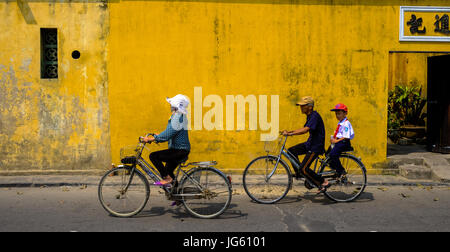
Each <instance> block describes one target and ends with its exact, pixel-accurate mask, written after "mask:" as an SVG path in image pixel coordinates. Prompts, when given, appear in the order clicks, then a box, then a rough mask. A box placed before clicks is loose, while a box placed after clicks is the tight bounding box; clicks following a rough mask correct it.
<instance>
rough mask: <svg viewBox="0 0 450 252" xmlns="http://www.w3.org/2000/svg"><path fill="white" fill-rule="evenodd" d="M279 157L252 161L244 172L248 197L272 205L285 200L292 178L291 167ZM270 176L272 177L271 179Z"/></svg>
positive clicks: (266, 157)
mask: <svg viewBox="0 0 450 252" xmlns="http://www.w3.org/2000/svg"><path fill="white" fill-rule="evenodd" d="M277 159H278V157H275V156H262V157H258V158H256V159H254V160H253V161H251V162H250V163H249V164H248V166H247V168H245V170H244V175H243V185H244V189H245V192H246V193H247V195H248V196H249V197H250V198H251V199H252V200H254V201H256V202H258V203H262V204H272V203H275V202H278V201H279V200H281V199H283V198H284V197H285V196H286V194H287V193H288V192H289V189H290V188H291V184H292V176H291V172H290V171H289V167H288V166H287V165H286V164H285V163H284V162H282V161H281V160H280V162H279V163H278V166H277V169H276V170H275V172H274V173H273V174H272V175H271V176H270V174H271V173H272V172H273V170H274V168H275V164H276V163H277ZM269 176H270V177H269Z"/></svg>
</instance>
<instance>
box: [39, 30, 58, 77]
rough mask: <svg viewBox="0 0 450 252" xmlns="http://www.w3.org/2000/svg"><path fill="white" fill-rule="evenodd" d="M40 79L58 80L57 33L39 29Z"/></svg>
mask: <svg viewBox="0 0 450 252" xmlns="http://www.w3.org/2000/svg"><path fill="white" fill-rule="evenodd" d="M41 78H42V79H58V31H57V29H56V28H41Z"/></svg>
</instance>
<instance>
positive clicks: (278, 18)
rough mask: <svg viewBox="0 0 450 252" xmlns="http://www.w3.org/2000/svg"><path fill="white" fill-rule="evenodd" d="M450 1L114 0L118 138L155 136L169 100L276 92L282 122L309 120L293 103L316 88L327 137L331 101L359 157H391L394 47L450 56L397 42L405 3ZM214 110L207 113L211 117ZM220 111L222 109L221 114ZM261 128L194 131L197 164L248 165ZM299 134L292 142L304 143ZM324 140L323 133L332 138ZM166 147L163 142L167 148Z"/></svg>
mask: <svg viewBox="0 0 450 252" xmlns="http://www.w3.org/2000/svg"><path fill="white" fill-rule="evenodd" d="M425 4H426V5H431V6H445V5H447V4H448V1H406V0H405V1H398V0H392V1H387V0H385V1H363V0H359V1H358V0H353V1H343V0H342V1H313V0H308V1H265V0H255V1H238V0H233V1H231V0H230V1H212V0H211V1H208V0H204V1H201V0H199V1H195V0H191V1H120V2H116V3H112V4H111V5H110V11H111V19H110V25H111V30H110V37H109V40H108V41H109V47H108V49H109V53H108V62H109V63H108V72H109V87H110V89H109V90H110V93H109V98H110V112H111V145H112V148H111V150H112V157H113V161H114V162H118V159H119V158H118V154H119V149H120V147H121V146H124V145H130V144H134V143H136V140H137V136H139V135H142V134H144V133H146V132H149V131H156V132H160V131H162V130H163V129H164V127H165V125H166V123H167V118H168V117H169V113H170V112H169V108H168V104H167V103H166V101H165V99H164V98H165V97H167V96H174V95H176V94H178V93H182V94H186V95H188V96H189V97H190V98H191V99H192V98H193V90H194V87H195V86H200V87H202V88H203V97H205V96H206V95H210V94H217V95H219V96H220V97H222V100H223V101H224V102H225V96H226V95H238V94H242V95H244V96H246V95H249V94H254V95H259V94H266V95H270V94H278V95H279V96H280V129H295V128H300V127H302V126H303V124H304V122H305V116H304V115H302V114H301V113H300V110H299V109H298V108H296V107H295V106H294V102H295V101H296V99H297V98H298V97H300V96H304V95H311V96H313V97H314V98H315V100H316V103H317V107H316V108H317V110H318V111H319V112H320V113H321V115H322V117H323V118H324V121H325V125H326V132H327V136H328V135H331V134H332V132H333V131H334V129H335V125H336V123H337V122H336V119H335V117H334V115H333V113H332V112H330V111H329V109H330V108H332V107H333V106H334V105H335V104H336V103H338V102H343V103H345V104H347V106H348V107H349V109H350V111H349V118H350V120H351V122H352V124H353V126H354V128H355V131H356V138H355V139H354V141H353V144H354V146H355V147H356V151H357V155H358V156H361V157H362V159H363V161H364V162H365V163H366V165H367V167H368V168H369V169H370V168H371V167H372V165H373V164H375V163H378V162H382V161H384V160H386V117H387V108H386V103H387V91H388V75H389V51H408V50H413V51H419V50H424V51H449V50H450V45H449V44H448V43H430V42H413V43H411V42H408V43H400V42H399V40H398V36H399V35H398V34H399V33H398V29H399V6H401V5H425ZM209 109H210V108H205V107H204V108H203V113H206V112H207V111H208V110H209ZM224 114H225V111H224ZM260 133H261V132H258V131H248V130H244V131H239V132H238V131H216V130H213V131H207V130H201V131H198V130H192V131H191V132H190V139H191V143H192V152H191V156H190V159H191V160H212V159H214V160H217V161H219V164H220V165H219V166H220V167H221V168H223V169H238V170H242V169H243V168H245V166H246V165H247V164H248V162H249V161H250V160H251V159H252V158H254V157H256V156H258V155H261V154H262V153H263V144H262V143H261V142H259V135H260ZM306 138H307V136H301V137H293V138H291V139H289V142H288V145H293V144H296V143H299V142H302V141H305V140H306ZM327 141H328V137H327ZM165 147H166V145H165V144H162V145H160V146H158V147H156V149H162V148H165Z"/></svg>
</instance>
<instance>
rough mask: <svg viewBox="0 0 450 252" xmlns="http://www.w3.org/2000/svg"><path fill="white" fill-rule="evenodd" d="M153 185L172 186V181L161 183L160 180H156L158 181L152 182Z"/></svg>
mask: <svg viewBox="0 0 450 252" xmlns="http://www.w3.org/2000/svg"><path fill="white" fill-rule="evenodd" d="M153 185H155V186H164V187H171V186H172V182H170V183H164V184H163V183H161V181H158V182H155V183H153Z"/></svg>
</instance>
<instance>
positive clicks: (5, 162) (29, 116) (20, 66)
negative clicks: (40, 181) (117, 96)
mask: <svg viewBox="0 0 450 252" xmlns="http://www.w3.org/2000/svg"><path fill="white" fill-rule="evenodd" d="M108 15H109V12H108V9H107V5H106V4H104V3H102V2H85V3H82V2H78V3H76V2H70V1H58V3H55V2H53V1H50V2H46V1H38V2H27V1H24V2H22V1H18V2H16V1H0V16H1V22H0V31H1V32H0V46H1V48H0V143H1V144H0V175H4V174H8V175H14V174H23V173H27V174H30V173H55V172H57V173H73V172H77V173H79V172H86V173H91V172H95V171H96V170H104V169H105V168H106V167H108V164H110V162H111V161H110V160H111V157H110V136H109V107H108V106H109V105H108V102H107V98H108V97H107V92H108V85H107V72H106V51H105V47H106V38H107V35H108V31H109V30H108V29H109V25H108V24H109V17H108ZM40 28H58V61H59V62H58V63H59V78H58V79H57V80H45V79H40ZM73 50H79V51H80V52H81V58H80V59H78V60H75V59H72V57H71V53H72V51H73Z"/></svg>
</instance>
